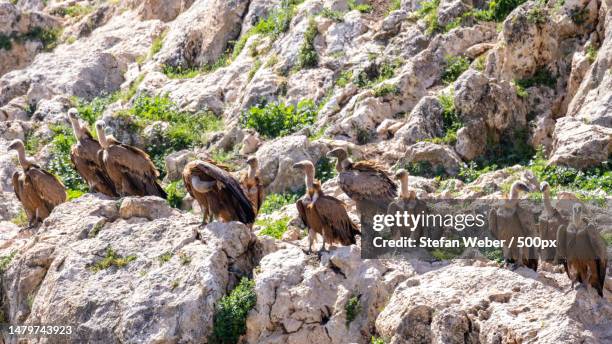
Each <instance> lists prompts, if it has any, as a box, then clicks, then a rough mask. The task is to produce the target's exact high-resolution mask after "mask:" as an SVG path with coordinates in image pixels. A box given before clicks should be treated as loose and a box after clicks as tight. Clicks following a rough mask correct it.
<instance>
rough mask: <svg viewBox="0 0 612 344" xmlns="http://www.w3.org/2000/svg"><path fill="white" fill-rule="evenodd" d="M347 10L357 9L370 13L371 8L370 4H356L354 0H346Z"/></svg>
mask: <svg viewBox="0 0 612 344" xmlns="http://www.w3.org/2000/svg"><path fill="white" fill-rule="evenodd" d="M348 6H349V10H351V11H353V10H357V11H359V12H361V13H370V12H372V10H373V7H372V5H370V4H357V3H356V2H355V0H348Z"/></svg>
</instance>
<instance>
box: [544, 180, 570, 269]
mask: <svg viewBox="0 0 612 344" xmlns="http://www.w3.org/2000/svg"><path fill="white" fill-rule="evenodd" d="M540 191H541V192H542V196H543V197H542V198H543V201H544V211H542V214H541V215H540V217H539V219H538V229H539V233H540V238H542V239H544V240H555V239H556V238H557V231H558V230H559V227H561V226H562V227H567V225H568V223H569V217H568V216H565V215H564V214H562V213H561V212H560V211H559V210H558V209H556V208H555V207H553V205H552V202H551V200H550V185H549V184H548V183H547V182H542V183H541V184H540ZM556 251H557V250H556V248H555V247H547V248H542V249H541V250H540V259H541V260H542V261H544V262H549V263H552V262H554V261H555V256H556ZM561 263H563V262H561Z"/></svg>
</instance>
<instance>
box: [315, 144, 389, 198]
mask: <svg viewBox="0 0 612 344" xmlns="http://www.w3.org/2000/svg"><path fill="white" fill-rule="evenodd" d="M327 157H328V158H336V170H337V171H338V183H339V184H340V188H341V189H342V191H344V192H345V193H346V194H347V195H348V196H349V197H350V198H351V199H353V200H354V201H355V202H357V203H359V202H360V201H364V200H367V201H373V202H378V203H381V204H384V205H385V209H386V207H387V206H388V204H389V203H390V202H392V201H393V199H394V198H395V197H396V195H397V185H396V184H395V182H393V180H391V177H390V176H389V174H388V173H387V171H386V170H385V168H384V167H383V166H381V165H379V164H378V163H376V162H375V161H370V160H364V161H358V162H352V161H351V160H350V159H349V158H348V153H347V152H346V150H345V149H344V148H336V149H333V150H332V151H330V152H329V153H327Z"/></svg>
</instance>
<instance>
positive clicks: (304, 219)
mask: <svg viewBox="0 0 612 344" xmlns="http://www.w3.org/2000/svg"><path fill="white" fill-rule="evenodd" d="M295 207H296V208H297V210H298V213H299V214H300V219H301V220H302V223H304V226H306V227H309V225H308V220H307V219H308V217H306V205H304V202H303V201H302V200H301V199H298V200H297V202H295Z"/></svg>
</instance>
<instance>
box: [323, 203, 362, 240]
mask: <svg viewBox="0 0 612 344" xmlns="http://www.w3.org/2000/svg"><path fill="white" fill-rule="evenodd" d="M314 206H315V209H316V210H317V213H318V214H319V217H320V218H321V221H322V222H323V224H325V225H327V226H329V228H331V229H332V231H333V233H334V237H336V238H338V239H339V240H338V241H339V242H340V243H342V244H343V245H350V244H354V243H355V235H356V234H358V233H359V230H358V229H357V226H356V225H355V224H354V223H353V221H351V219H350V217H349V216H348V213H347V212H346V208H345V207H344V203H343V202H342V201H340V200H339V199H337V198H335V197H332V196H320V197H319V198H317V200H316V202H315V203H314Z"/></svg>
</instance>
